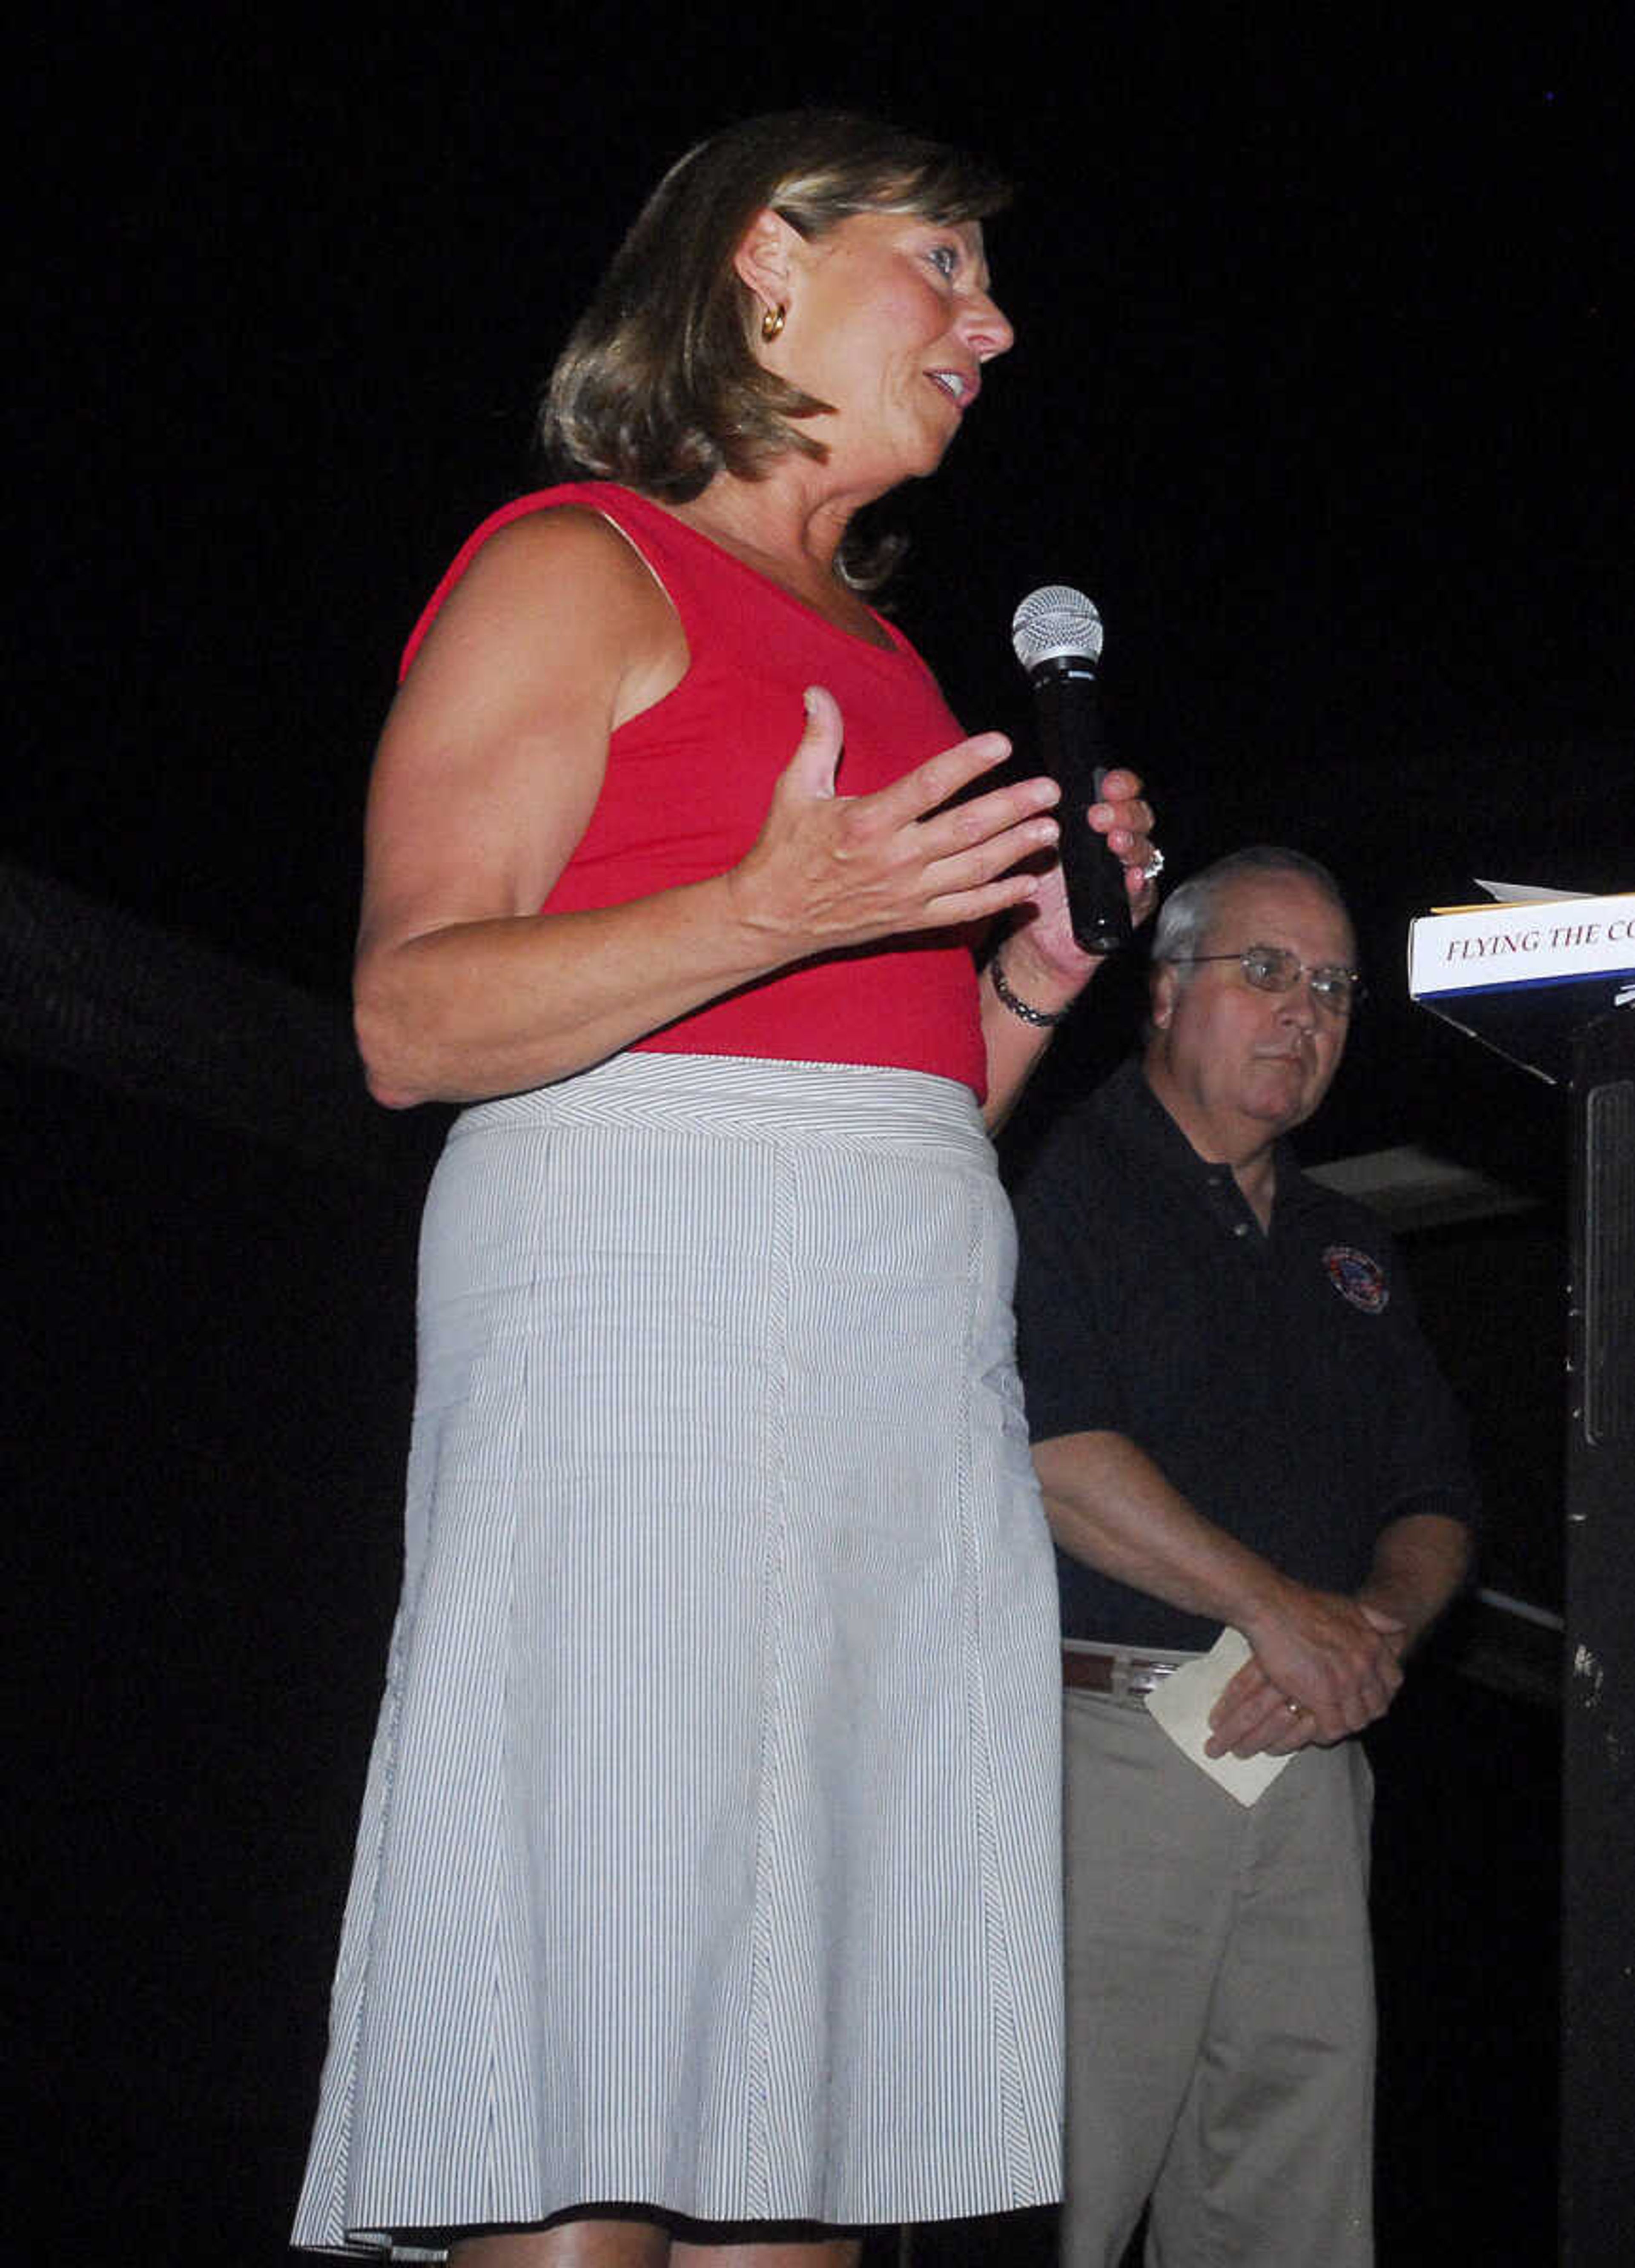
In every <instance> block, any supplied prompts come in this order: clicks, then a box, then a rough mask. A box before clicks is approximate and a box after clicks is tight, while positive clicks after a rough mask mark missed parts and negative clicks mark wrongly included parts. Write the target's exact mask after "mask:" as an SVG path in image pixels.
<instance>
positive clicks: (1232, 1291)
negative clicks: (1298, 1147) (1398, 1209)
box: [1016, 1062, 1476, 1648]
mask: <svg viewBox="0 0 1635 2268" xmlns="http://www.w3.org/2000/svg"><path fill="white" fill-rule="evenodd" d="M1016 1213H1017V1226H1018V1231H1019V1235H1020V1265H1019V1272H1018V1284H1017V1322H1018V1332H1019V1342H1018V1344H1019V1353H1020V1365H1021V1373H1022V1383H1023V1387H1024V1388H1025V1390H1026V1393H1027V1415H1028V1424H1029V1428H1030V1431H1031V1432H1032V1436H1033V1439H1034V1440H1035V1441H1041V1440H1053V1439H1055V1438H1056V1437H1057V1436H1058V1435H1060V1434H1064V1433H1081V1432H1100V1431H1109V1432H1118V1433H1123V1434H1127V1435H1128V1436H1129V1438H1130V1439H1131V1440H1133V1441H1135V1442H1136V1443H1138V1445H1139V1446H1140V1447H1142V1448H1143V1449H1145V1451H1146V1452H1147V1454H1149V1455H1150V1456H1151V1457H1152V1458H1153V1461H1154V1462H1155V1463H1157V1464H1158V1466H1159V1467H1160V1469H1161V1470H1162V1471H1163V1473H1164V1474H1165V1476H1166V1477H1167V1479H1168V1480H1169V1481H1170V1482H1171V1483H1172V1484H1174V1485H1175V1487H1176V1488H1177V1489H1179V1490H1180V1491H1181V1492H1182V1495H1183V1496H1185V1497H1187V1498H1188V1499H1189V1500H1190V1502H1191V1503H1192V1504H1194V1505H1195V1506H1197V1509H1198V1510H1199V1511H1200V1512H1202V1513H1204V1514H1205V1515H1206V1516H1207V1518H1209V1519H1210V1520H1212V1521H1214V1522H1215V1523H1216V1524H1217V1525H1218V1526H1219V1527H1220V1528H1226V1530H1228V1532H1229V1533H1230V1534H1232V1535H1234V1536H1236V1537H1238V1538H1239V1539H1240V1540H1241V1542H1242V1543H1247V1544H1248V1545H1249V1546H1250V1547H1251V1548H1252V1549H1253V1550H1256V1551H1258V1552H1260V1553H1262V1554H1263V1556H1264V1557H1266V1558H1267V1559H1269V1560H1270V1561H1271V1562H1272V1564H1273V1565H1275V1566H1277V1567H1278V1568H1280V1569H1281V1570H1282V1571H1283V1572H1284V1573H1285V1574H1287V1575H1291V1576H1293V1577H1295V1578H1296V1579H1297V1580H1300V1581H1301V1582H1304V1583H1309V1584H1313V1585H1315V1586H1316V1587H1319V1588H1322V1589H1324V1590H1330V1591H1340V1592H1351V1591H1354V1590H1356V1588H1357V1587H1358V1586H1359V1584H1360V1583H1361V1582H1362V1580H1364V1578H1365V1576H1366V1574H1367V1572H1368V1567H1369V1563H1370V1560H1371V1558H1372V1556H1373V1550H1374V1542H1375V1540H1376V1538H1377V1537H1378V1535H1379V1533H1380V1530H1381V1528H1383V1527H1385V1526H1386V1525H1387V1523H1388V1522H1389V1521H1393V1520H1396V1519H1400V1518H1402V1517H1403V1516H1404V1515H1405V1514H1407V1513H1424V1512H1433V1513H1443V1514H1445V1515H1446V1516H1447V1517H1449V1518H1451V1519H1455V1520H1462V1521H1472V1520H1473V1519H1474V1517H1475V1513H1476V1484H1475V1480H1474V1477H1473V1476H1472V1474H1471V1471H1470V1467H1469V1457H1468V1454H1467V1450H1466V1440H1465V1428H1464V1424H1463V1421H1462V1418H1461V1415H1460V1413H1459V1411H1458V1410H1457V1408H1456V1406H1455V1403H1454V1401H1453V1398H1452V1396H1451V1395H1450V1394H1449V1393H1448V1391H1447V1387H1446V1385H1445V1384H1444V1383H1443V1381H1442V1379H1441V1376H1440V1373H1439V1372H1438V1370H1437V1367H1436V1365H1435V1362H1434V1361H1433V1360H1432V1356H1431V1352H1430V1350H1429V1348H1428V1347H1427V1346H1426V1344H1425V1339H1424V1337H1423V1335H1422V1334H1421V1332H1420V1329H1419V1327H1418V1322H1417V1320H1416V1318H1415V1314H1414V1309H1413V1302H1412V1298H1411V1296H1410V1292H1409V1289H1408V1284H1407V1280H1406V1278H1405V1276H1404V1274H1403V1270H1402V1267H1401V1263H1400V1262H1399V1260H1398V1258H1397V1255H1396V1249H1395V1247H1394V1246H1393V1244H1392V1242H1391V1241H1390V1239H1389V1237H1388V1235H1387V1233H1386V1232H1385V1230H1384V1228H1383V1226H1381V1223H1380V1221H1379V1220H1378V1219H1376V1218H1375V1217H1374V1214H1372V1213H1371V1212H1369V1211H1367V1209H1366V1207H1365V1206H1362V1205H1359V1204H1354V1203H1353V1202H1352V1201H1351V1199H1350V1198H1347V1197H1339V1196H1337V1195H1335V1194H1334V1192H1332V1191H1331V1190H1329V1189H1324V1188H1322V1186H1321V1184H1320V1183H1318V1182H1313V1181H1311V1180H1309V1179H1308V1178H1307V1175H1305V1174H1303V1173H1302V1172H1301V1170H1300V1166H1299V1164H1298V1163H1297V1161H1296V1160H1295V1159H1294V1157H1293V1152H1290V1151H1289V1150H1288V1148H1287V1146H1286V1145H1279V1148H1278V1161H1277V1195H1276V1198H1275V1201H1274V1204H1273V1208H1272V1215H1271V1225H1270V1229H1269V1230H1268V1231H1267V1232H1266V1233H1263V1232H1262V1230H1261V1226H1260V1223H1259V1222H1258V1220H1257V1219H1256V1217H1255V1214H1254V1212H1253V1211H1251V1209H1250V1207H1249V1205H1248V1203H1247V1202H1246V1200H1245V1199H1244V1197H1243V1196H1242V1193H1241V1190H1240V1189H1239V1188H1238V1186H1237V1183H1236V1182H1235V1181H1234V1178H1233V1175H1232V1169H1231V1167H1227V1166H1218V1165H1211V1164H1210V1163H1208V1162H1207V1161H1206V1160H1204V1159H1203V1158H1200V1157H1199V1156H1198V1154H1197V1151H1195V1150H1194V1149H1193V1147H1192V1145H1191V1144H1190V1143H1189V1141H1188V1140H1187V1138H1186V1137H1185V1135H1184V1134H1183V1133H1182V1131H1181V1129H1180V1128H1179V1127H1178V1126H1177V1125H1176V1124H1175V1121H1174V1120H1173V1119H1172V1118H1171V1117H1170V1116H1169V1114H1168V1112H1167V1110H1166V1109H1165V1108H1164V1107H1163V1105H1162V1104H1161V1103H1160V1101H1158V1099H1157V1097H1156V1096H1155V1095H1154V1094H1153V1092H1152V1090H1151V1088H1150V1087H1149V1086H1147V1084H1146V1081H1145V1078H1144V1077H1143V1075H1142V1072H1141V1067H1140V1065H1139V1064H1138V1063H1133V1062H1132V1063H1129V1064H1125V1065H1124V1066H1123V1068H1122V1070H1120V1071H1116V1073H1115V1074H1114V1076H1113V1077H1112V1078H1111V1079H1109V1080H1108V1082H1107V1084H1106V1085H1105V1086H1102V1087H1101V1088H1100V1089H1099V1090H1098V1091H1097V1093H1095V1094H1093V1095H1091V1096H1090V1097H1089V1098H1088V1099H1087V1100H1086V1101H1084V1102H1082V1103H1080V1104H1079V1106H1078V1107H1077V1108H1075V1109H1073V1110H1072V1112H1070V1113H1069V1114H1068V1115H1067V1116H1065V1117H1064V1119H1063V1120H1062V1121H1061V1122H1060V1123H1058V1125H1057V1128H1056V1129H1055V1130H1054V1132H1053V1133H1052V1135H1051V1137H1050V1138H1049V1140H1048V1141H1047V1142H1046V1144H1045V1145H1044V1146H1043V1148H1042V1150H1041V1152H1040V1153H1039V1156H1038V1159H1037V1160H1036V1162H1035V1165H1034V1167H1033V1168H1032V1170H1031V1171H1030V1172H1029V1174H1028V1175H1027V1180H1026V1182H1025V1183H1024V1185H1023V1187H1022V1189H1021V1191H1020V1194H1019V1196H1018V1197H1017V1201H1016ZM1057 1575H1058V1578H1059V1581H1060V1588H1061V1599H1062V1627H1063V1631H1064V1634H1065V1635H1067V1636H1068V1637H1072V1638H1100V1639H1102V1640H1105V1641H1108V1642H1110V1643H1116V1644H1121V1645H1123V1644H1133V1645H1136V1646H1144V1647H1162V1646H1176V1647H1191V1648H1202V1647H1206V1646H1212V1645H1213V1643H1214V1641H1215V1639H1216V1638H1217V1637H1218V1636H1219V1631H1220V1625H1219V1624H1218V1623H1212V1622H1209V1621H1206V1620H1204V1619H1203V1618H1201V1617H1199V1616H1196V1615H1189V1614H1185V1613H1183V1612H1182V1610H1181V1609H1179V1608H1175V1607H1171V1606H1168V1605H1167V1604H1165V1602H1163V1601H1162V1600H1160V1599H1155V1598H1153V1597H1151V1596H1150V1595H1148V1594H1145V1593H1143V1592H1138V1591H1135V1590H1132V1589H1131V1588H1130V1587H1128V1586H1127V1585H1125V1584H1123V1583H1118V1582H1115V1581H1113V1580H1111V1579H1109V1578H1108V1577H1106V1576H1104V1575H1101V1574H1098V1573H1097V1572H1095V1571H1094V1569H1093V1568H1090V1567H1086V1566H1085V1565H1082V1564H1081V1563H1080V1562H1079V1561H1077V1560H1073V1559H1070V1558H1068V1557H1066V1556H1065V1554H1064V1553H1062V1552H1059V1551H1058V1552H1057Z"/></svg>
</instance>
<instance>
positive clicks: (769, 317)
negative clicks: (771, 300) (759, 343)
mask: <svg viewBox="0 0 1635 2268" xmlns="http://www.w3.org/2000/svg"><path fill="white" fill-rule="evenodd" d="M788 319H789V310H788V308H787V307H785V306H784V305H783V304H782V303H781V302H780V303H779V304H778V306H776V307H769V308H767V309H766V311H765V313H763V314H762V318H761V335H762V338H763V339H764V340H765V341H766V342H767V344H768V346H770V345H771V343H772V342H773V340H774V339H775V338H776V337H777V335H778V333H779V332H780V331H781V330H782V329H783V328H784V323H785V322H786V321H787V320H788Z"/></svg>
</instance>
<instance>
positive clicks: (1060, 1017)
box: [988, 953, 1073, 1030]
mask: <svg viewBox="0 0 1635 2268" xmlns="http://www.w3.org/2000/svg"><path fill="white" fill-rule="evenodd" d="M988 974H989V976H991V977H992V979H993V989H994V990H995V992H996V993H998V998H999V1005H1000V1006H1001V1007H1002V1008H1008V1009H1009V1010H1010V1012H1011V1013H1012V1015H1013V1016H1020V1018H1021V1020H1022V1021H1023V1023H1024V1024H1037V1025H1038V1026H1039V1027H1041V1028H1042V1029H1047V1030H1048V1029H1049V1027H1050V1026H1051V1025H1052V1024H1063V1023H1065V1022H1066V1020H1067V1019H1068V1017H1069V1016H1071V1015H1072V1012H1073V1004H1072V1001H1071V1000H1070V1001H1069V1002H1068V1004H1067V1005H1066V1007H1065V1008H1048V1009H1047V1008H1030V1007H1029V1006H1028V1005H1027V1001H1026V1000H1021V999H1019V998H1017V996H1016V994H1015V993H1014V992H1013V991H1012V990H1011V988H1010V986H1009V985H1008V984H1007V983H1005V971H1004V969H1003V968H1001V967H1000V966H999V956H998V954H997V953H996V954H994V956H993V958H992V960H991V961H989V963H988Z"/></svg>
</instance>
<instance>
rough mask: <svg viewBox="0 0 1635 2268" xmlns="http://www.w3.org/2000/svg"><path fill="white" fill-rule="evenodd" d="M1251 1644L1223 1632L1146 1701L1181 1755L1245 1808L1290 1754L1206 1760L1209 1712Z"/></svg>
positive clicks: (1236, 1634) (1231, 1632) (1238, 1634)
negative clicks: (1189, 1759)
mask: <svg viewBox="0 0 1635 2268" xmlns="http://www.w3.org/2000/svg"><path fill="white" fill-rule="evenodd" d="M1249 1651H1250V1649H1249V1642H1248V1638H1245V1637H1244V1635H1243V1633H1242V1631H1234V1630H1224V1631H1222V1632H1221V1633H1220V1636H1219V1638H1217V1639H1216V1641H1215V1643H1214V1645H1213V1646H1211V1648H1210V1650H1209V1652H1208V1653H1201V1654H1199V1655H1198V1657H1197V1661H1183V1662H1182V1665H1181V1667H1180V1668H1179V1669H1172V1670H1171V1671H1170V1673H1169V1675H1168V1676H1167V1677H1162V1678H1160V1680H1159V1682H1158V1683H1157V1684H1156V1685H1155V1686H1154V1687H1153V1690H1152V1691H1151V1692H1150V1693H1149V1694H1148V1695H1147V1697H1146V1705H1147V1707H1148V1708H1149V1709H1150V1710H1151V1711H1152V1712H1153V1716H1154V1717H1156V1718H1157V1719H1158V1721H1159V1723H1160V1725H1161V1726H1162V1727H1163V1728H1164V1730H1165V1731H1166V1732H1167V1734H1168V1735H1169V1737H1170V1739H1171V1740H1172V1741H1173V1742H1175V1746H1176V1747H1177V1748H1178V1749H1180V1750H1181V1752H1182V1755H1183V1756H1190V1757H1191V1759H1192V1761H1193V1763H1194V1764H1197V1765H1198V1766H1200V1767H1201V1769H1202V1770H1203V1771H1206V1772H1207V1773H1208V1774H1209V1776H1210V1778H1212V1779H1214V1780H1219V1782H1220V1785H1221V1786H1222V1787H1224V1788H1225V1789H1226V1793H1227V1794H1228V1795H1235V1796H1236V1798H1237V1800H1238V1801H1239V1802H1240V1803H1243V1804H1249V1803H1254V1802H1256V1801H1257V1800H1258V1799H1259V1798H1260V1797H1261V1796H1263V1794H1264V1793H1265V1792H1266V1790H1267V1789H1268V1788H1269V1787H1270V1786H1271V1783H1272V1782H1273V1780H1274V1779H1276V1778H1277V1777H1278V1773H1279V1772H1280V1771H1282V1770H1283V1768H1284V1766H1285V1764H1293V1761H1294V1758H1293V1756H1205V1755H1204V1742H1205V1741H1207V1740H1208V1738H1209V1736H1210V1723H1209V1712H1210V1711H1211V1710H1212V1708H1213V1707H1214V1705H1215V1704H1216V1702H1217V1701H1219V1698H1220V1697H1221V1695H1222V1693H1223V1692H1224V1691H1225V1690H1226V1687H1227V1686H1228V1685H1229V1684H1230V1683H1231V1682H1232V1680H1233V1679H1234V1677H1235V1676H1236V1675H1237V1674H1238V1672H1239V1670H1240V1669H1241V1668H1242V1667H1243V1665H1244V1663H1245V1662H1246V1661H1248V1658H1249Z"/></svg>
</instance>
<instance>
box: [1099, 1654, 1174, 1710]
mask: <svg viewBox="0 0 1635 2268" xmlns="http://www.w3.org/2000/svg"><path fill="white" fill-rule="evenodd" d="M1178 1668H1180V1664H1179V1663H1178V1662H1174V1661H1154V1660H1153V1658H1152V1657H1150V1656H1144V1657H1143V1658H1142V1659H1141V1660H1140V1661H1137V1659H1136V1657H1135V1656H1134V1655H1133V1654H1130V1653H1120V1654H1116V1655H1115V1656H1114V1659H1113V1690H1114V1692H1115V1693H1116V1695H1117V1697H1118V1698H1119V1699H1120V1700H1121V1701H1124V1700H1145V1698H1146V1697H1147V1695H1148V1694H1149V1693H1151V1692H1152V1691H1153V1690H1154V1688H1155V1687H1157V1686H1160V1685H1161V1684H1162V1683H1163V1682H1164V1680H1165V1679H1166V1678H1167V1676H1169V1675H1170V1674H1171V1673H1172V1671H1174V1670H1175V1669H1178Z"/></svg>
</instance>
